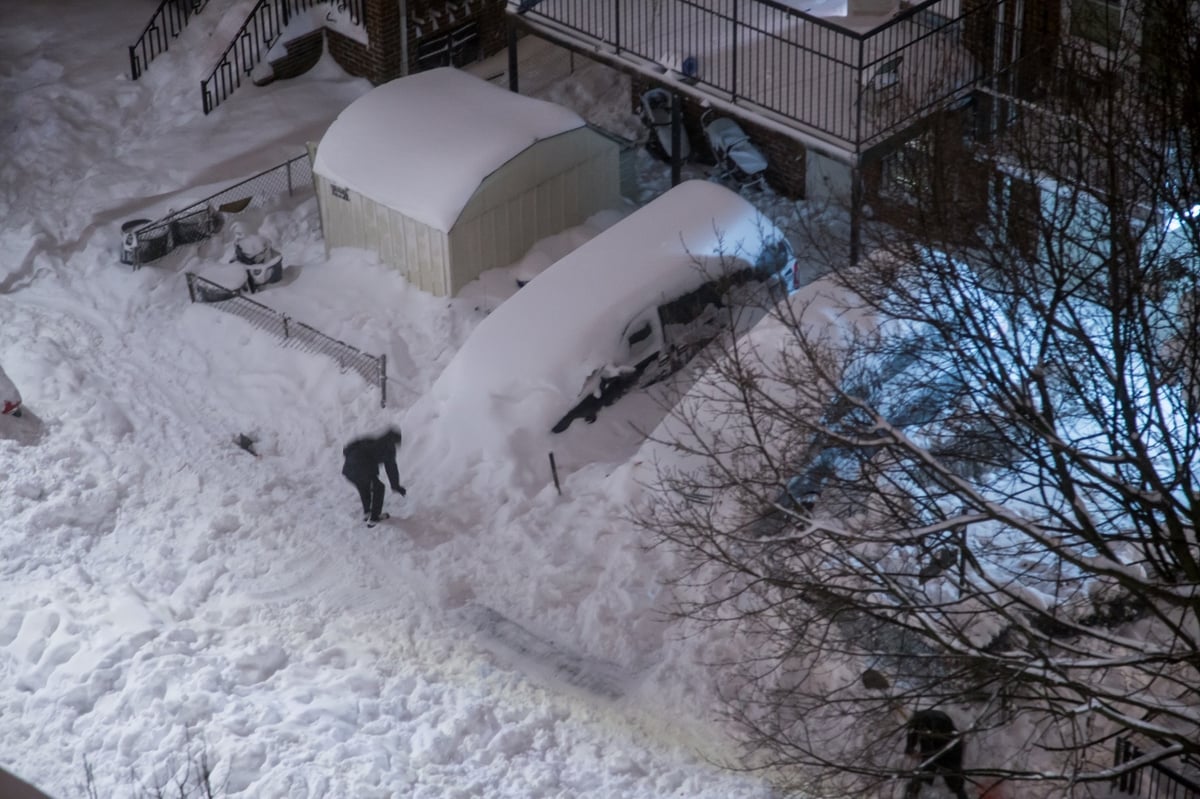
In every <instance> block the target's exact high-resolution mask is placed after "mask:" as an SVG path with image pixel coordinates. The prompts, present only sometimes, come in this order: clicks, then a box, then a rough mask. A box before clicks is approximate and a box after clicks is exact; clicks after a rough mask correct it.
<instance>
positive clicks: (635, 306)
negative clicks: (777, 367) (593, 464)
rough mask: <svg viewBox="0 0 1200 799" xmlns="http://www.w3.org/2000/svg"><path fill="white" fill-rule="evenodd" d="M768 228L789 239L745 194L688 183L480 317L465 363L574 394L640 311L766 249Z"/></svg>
mask: <svg viewBox="0 0 1200 799" xmlns="http://www.w3.org/2000/svg"><path fill="white" fill-rule="evenodd" d="M764 234H766V235H768V236H770V237H779V236H780V235H781V234H780V233H779V232H778V229H777V228H776V227H775V226H774V225H773V224H772V223H771V222H770V221H769V220H767V219H766V217H764V216H762V215H761V214H760V213H759V212H758V210H757V209H756V208H755V207H754V206H753V205H751V204H750V203H749V202H747V201H746V200H745V199H744V198H742V197H740V196H738V195H737V194H735V193H734V192H732V191H730V190H729V189H726V188H724V187H722V186H719V185H717V184H714V183H709V182H708V181H704V180H692V181H687V182H685V183H681V184H680V185H678V186H676V187H674V188H672V189H671V190H669V191H667V192H665V193H663V194H662V195H661V196H659V197H658V198H657V199H655V200H654V201H652V202H651V203H649V204H647V205H646V206H644V207H642V208H640V209H638V210H637V211H635V212H634V213H632V214H630V215H629V216H627V217H625V218H624V219H622V220H621V221H620V222H617V223H616V224H615V225H613V226H612V227H611V228H609V229H608V230H605V231H604V232H602V233H600V234H599V235H597V236H596V237H595V238H593V239H591V240H590V241H588V242H586V243H585V244H583V245H582V246H580V247H579V248H578V249H577V250H575V251H574V252H571V253H570V254H568V255H567V256H565V257H564V258H562V259H561V260H559V261H558V262H556V263H554V264H553V265H551V266H550V267H549V268H547V269H546V270H545V271H544V272H542V273H541V274H539V275H538V276H537V277H536V278H534V279H533V280H532V281H530V282H529V284H528V285H526V286H525V287H524V288H522V289H521V290H520V291H518V292H517V293H516V294H515V295H513V296H512V297H511V298H510V299H508V300H507V301H505V302H504V304H502V305H501V306H500V307H499V308H497V309H496V310H495V311H494V312H493V313H492V314H491V315H490V316H488V317H487V318H486V319H484V320H483V321H482V322H480V324H479V327H478V329H477V330H476V331H475V332H473V333H472V335H471V337H470V338H469V339H468V340H467V342H466V343H465V344H464V345H463V347H462V349H461V350H460V352H459V354H458V356H457V357H456V360H458V361H462V362H466V363H469V364H470V368H471V370H472V379H473V380H474V381H475V382H484V383H486V384H488V385H496V384H497V383H499V382H504V381H508V382H520V381H514V380H513V377H514V376H515V375H518V374H521V373H524V375H526V376H529V377H531V378H533V377H538V376H541V375H545V376H546V377H548V378H550V379H552V380H554V381H555V382H556V384H557V385H558V387H560V388H561V389H562V390H564V391H569V392H570V393H571V394H572V396H574V394H575V392H577V391H578V390H579V388H580V387H581V386H582V384H583V381H584V379H585V378H586V377H587V376H588V374H590V373H591V371H592V370H593V369H595V368H596V367H598V366H602V365H604V364H605V363H607V362H609V361H611V360H612V358H613V357H614V356H616V354H617V350H618V347H619V345H620V342H621V334H622V333H623V327H624V325H625V323H626V322H628V321H630V319H631V318H632V316H633V315H634V314H635V313H637V312H638V311H640V310H642V309H644V308H647V307H650V306H652V305H655V304H657V303H658V302H660V301H661V300H662V299H664V298H673V297H675V296H678V295H680V294H683V293H685V292H687V291H689V290H691V289H692V288H693V287H695V286H697V285H699V284H700V283H701V282H703V280H704V276H705V273H706V271H707V272H708V273H716V272H719V271H720V270H722V269H723V268H725V267H724V265H723V264H722V262H721V256H722V255H724V256H735V255H738V254H743V255H744V253H745V252H746V251H751V252H753V253H757V251H758V249H759V243H760V242H761V241H762V239H763V236H764ZM514 360H517V361H519V363H513V361H514ZM489 371H490V372H493V373H494V374H493V375H491V376H490V378H489V376H488V375H486V374H481V372H489ZM563 410H564V411H565V410H567V409H566V408H563Z"/></svg>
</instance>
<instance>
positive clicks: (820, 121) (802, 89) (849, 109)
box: [508, 0, 992, 152]
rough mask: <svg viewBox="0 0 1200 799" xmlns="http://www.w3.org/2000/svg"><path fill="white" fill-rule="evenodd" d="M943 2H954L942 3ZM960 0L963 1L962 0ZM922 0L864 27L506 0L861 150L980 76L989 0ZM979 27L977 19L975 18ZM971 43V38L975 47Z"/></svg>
mask: <svg viewBox="0 0 1200 799" xmlns="http://www.w3.org/2000/svg"><path fill="white" fill-rule="evenodd" d="M951 4H953V5H951ZM963 5H964V6H966V4H963ZM958 7H959V3H958V2H955V0H926V2H923V3H920V4H919V5H916V6H914V7H912V8H909V9H907V10H904V11H902V12H900V13H898V14H896V15H894V16H892V17H890V18H889V19H888V20H887V21H886V22H883V23H881V24H880V25H878V26H876V27H875V28H872V29H870V30H867V31H857V30H852V29H850V28H848V27H845V26H842V25H838V24H836V23H833V22H830V21H828V20H826V19H822V18H820V17H815V16H812V15H810V14H806V13H804V12H802V11H798V10H796V9H794V8H792V7H790V6H787V5H784V4H782V3H778V2H774V1H773V0H659V1H658V2H653V3H650V2H645V0H540V2H536V3H529V2H528V0H510V1H509V4H508V9H509V12H510V13H511V14H514V15H516V16H517V17H519V18H523V19H524V20H526V21H527V24H535V23H536V24H538V25H539V28H540V29H541V30H542V31H546V32H552V31H555V32H558V33H560V34H561V35H563V36H566V37H570V38H573V39H575V40H577V41H578V40H580V39H582V40H584V41H586V43H587V44H588V45H590V47H591V48H593V49H594V50H595V51H596V52H598V53H607V54H609V56H611V57H619V58H622V59H624V60H626V61H628V62H632V63H633V64H634V65H636V66H639V67H640V68H641V69H642V70H643V71H645V72H648V73H652V72H654V71H658V72H660V73H667V72H671V73H673V74H674V76H675V77H676V78H677V79H679V80H681V81H683V82H685V83H688V84H691V85H692V86H694V87H696V89H697V90H698V91H702V92H704V93H707V94H709V95H711V96H714V97H716V98H719V99H722V100H726V101H728V102H732V103H736V104H739V105H743V106H745V107H747V109H748V110H754V111H759V112H765V114H766V115H768V116H773V117H775V118H776V119H777V121H780V122H782V123H783V124H789V125H791V126H793V127H797V128H800V129H802V130H805V131H807V132H809V133H811V134H813V135H815V136H817V137H818V138H821V139H823V140H826V141H829V142H831V143H834V144H837V145H840V146H842V147H846V148H848V149H852V150H854V151H857V152H861V151H863V150H865V149H867V148H869V147H870V146H871V145H873V144H875V143H878V142H879V141H881V140H883V139H885V138H886V137H887V136H888V135H889V134H891V133H894V132H896V131H898V130H900V129H902V128H904V127H906V126H907V125H908V124H911V122H912V121H913V120H915V119H918V118H920V117H922V116H924V115H926V114H928V113H929V111H930V110H931V109H932V108H935V107H944V106H945V105H947V104H948V103H954V102H958V101H961V100H964V99H966V98H967V96H968V95H969V92H970V90H971V88H972V87H973V86H974V85H975V84H978V83H979V82H980V81H982V80H983V79H984V72H985V71H984V69H983V65H982V63H981V61H982V59H981V58H978V57H976V56H975V55H972V53H971V52H970V50H971V49H972V48H971V41H970V38H971V37H970V35H969V34H970V31H971V26H977V27H978V26H985V25H984V24H985V23H986V22H987V20H988V19H989V18H990V15H991V13H992V8H991V4H990V3H982V4H973V7H969V8H965V9H964V10H961V11H960V10H959V8H958ZM985 27H986V26H985ZM975 49H978V48H975Z"/></svg>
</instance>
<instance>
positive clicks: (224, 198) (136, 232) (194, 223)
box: [121, 153, 313, 269]
mask: <svg viewBox="0 0 1200 799" xmlns="http://www.w3.org/2000/svg"><path fill="white" fill-rule="evenodd" d="M312 191H313V182H312V163H311V161H310V160H309V157H308V154H307V153H305V154H304V155H298V156H296V157H295V158H293V159H291V160H290V161H286V162H285V163H282V164H280V165H279V166H277V167H272V168H271V169H268V170H266V171H265V172H260V173H258V174H257V175H255V176H254V177H251V178H247V179H246V180H243V181H242V182H241V183H236V184H234V185H232V186H230V187H229V188H227V189H224V190H223V191H220V192H217V193H216V194H214V195H212V196H211V197H208V198H206V199H203V200H201V201H200V202H197V203H193V204H192V205H189V206H188V207H187V208H184V209H183V210H180V211H172V212H171V213H169V214H167V216H165V217H163V218H162V219H157V220H148V219H134V220H131V221H129V222H126V223H125V224H124V225H122V227H121V237H122V241H121V245H122V246H121V261H122V262H123V263H127V264H129V265H131V266H132V267H133V268H134V269H138V268H140V267H141V266H142V265H143V264H146V263H149V262H150V261H153V260H156V259H158V258H161V257H163V256H164V255H166V254H167V253H169V252H171V251H172V250H174V249H175V248H176V247H181V246H183V245H187V244H196V243H198V242H201V241H203V240H204V239H207V238H208V237H209V236H212V235H213V234H214V233H217V232H218V231H220V229H221V228H222V227H223V226H224V222H225V215H226V214H231V213H239V212H241V211H244V210H246V209H247V208H261V207H263V206H265V205H266V204H267V201H268V200H270V199H272V198H274V197H278V196H279V195H281V194H287V195H288V196H296V195H297V194H298V193H301V192H307V193H311V192H312Z"/></svg>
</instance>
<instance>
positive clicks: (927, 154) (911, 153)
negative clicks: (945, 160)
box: [880, 132, 933, 199]
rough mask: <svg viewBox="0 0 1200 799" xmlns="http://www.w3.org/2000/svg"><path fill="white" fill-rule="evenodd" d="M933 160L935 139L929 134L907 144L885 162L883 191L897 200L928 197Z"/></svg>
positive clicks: (901, 146) (883, 164) (881, 187)
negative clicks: (923, 195) (925, 194)
mask: <svg viewBox="0 0 1200 799" xmlns="http://www.w3.org/2000/svg"><path fill="white" fill-rule="evenodd" d="M932 159H933V137H932V136H931V135H930V134H929V133H928V132H926V133H922V134H921V135H920V136H917V137H916V138H913V139H909V140H908V141H906V142H904V144H902V145H900V147H899V148H898V149H896V150H895V151H893V152H892V153H890V154H888V155H887V156H886V157H885V158H884V159H883V161H882V164H881V166H882V172H883V174H882V176H881V177H882V180H881V185H880V191H881V192H882V193H884V194H887V195H888V196H890V197H893V198H896V199H912V198H915V197H919V196H921V195H922V194H923V193H927V191H928V188H929V169H930V164H931V161H932Z"/></svg>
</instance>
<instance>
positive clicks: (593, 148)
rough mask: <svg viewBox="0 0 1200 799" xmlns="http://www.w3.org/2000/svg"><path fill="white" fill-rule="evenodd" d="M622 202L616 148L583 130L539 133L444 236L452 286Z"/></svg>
mask: <svg viewBox="0 0 1200 799" xmlns="http://www.w3.org/2000/svg"><path fill="white" fill-rule="evenodd" d="M620 202H621V197H620V167H619V147H618V145H617V144H616V143H614V142H613V141H611V140H609V139H607V138H605V137H603V136H601V135H599V134H597V133H596V132H594V131H592V130H590V129H588V128H579V129H577V130H573V131H569V132H568V133H564V134H560V135H558V136H555V137H554V138H552V139H545V140H543V141H540V142H538V143H537V144H535V145H534V146H532V147H530V148H529V149H527V150H525V151H524V152H522V153H521V154H520V155H518V156H516V157H515V158H513V159H512V160H511V161H509V162H508V163H507V164H505V165H504V166H503V167H502V168H501V169H499V170H497V171H496V172H494V173H492V174H491V175H489V176H488V178H487V179H486V180H484V182H483V183H482V184H481V185H480V187H479V189H478V190H476V192H475V194H474V195H473V196H472V198H471V200H470V202H468V203H467V206H466V207H465V208H464V209H463V212H462V214H461V215H460V216H459V219H458V221H457V222H456V223H455V225H454V229H453V230H452V231H451V233H450V237H449V254H450V258H449V260H450V269H449V278H450V292H451V293H456V292H457V291H458V290H459V289H461V288H462V287H463V286H464V285H466V284H467V283H469V282H471V281H472V280H474V279H475V278H477V277H478V276H479V275H480V273H482V272H484V271H486V270H488V269H494V268H496V267H500V266H507V265H508V264H511V263H513V262H514V261H517V260H518V259H520V258H521V257H522V256H523V255H524V254H525V253H526V252H527V251H528V250H529V248H530V247H531V246H532V245H533V244H534V243H535V242H537V241H538V240H539V239H542V238H545V237H546V236H550V235H553V234H555V233H559V232H561V231H562V230H564V229H565V228H568V227H571V226H573V225H578V224H581V223H582V222H583V221H584V220H586V219H587V218H588V217H589V216H591V215H592V214H594V213H596V212H597V211H601V210H604V209H606V208H615V207H617V206H618V205H619V204H620Z"/></svg>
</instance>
